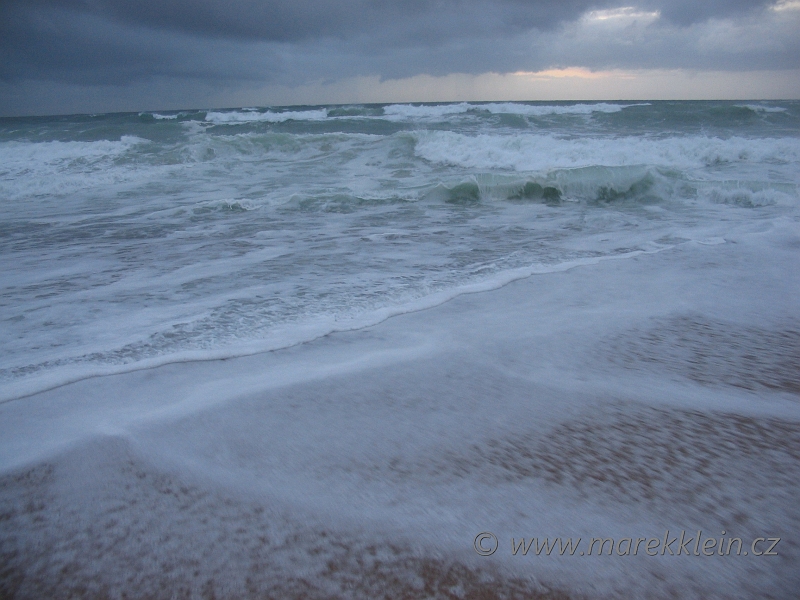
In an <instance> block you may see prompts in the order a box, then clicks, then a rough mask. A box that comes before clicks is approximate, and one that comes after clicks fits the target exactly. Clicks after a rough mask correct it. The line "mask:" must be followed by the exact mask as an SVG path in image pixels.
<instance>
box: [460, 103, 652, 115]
mask: <svg viewBox="0 0 800 600" xmlns="http://www.w3.org/2000/svg"><path fill="white" fill-rule="evenodd" d="M629 106H650V104H648V103H638V104H608V103H606V102H599V103H597V104H566V105H560V104H554V105H538V104H520V103H519V102H492V103H489V104H479V105H477V106H476V107H475V108H476V109H478V110H487V111H489V112H490V113H495V114H502V113H507V114H514V115H525V116H532V117H539V116H545V115H590V114H592V113H616V112H620V111H621V110H623V109H625V108H628V107H629Z"/></svg>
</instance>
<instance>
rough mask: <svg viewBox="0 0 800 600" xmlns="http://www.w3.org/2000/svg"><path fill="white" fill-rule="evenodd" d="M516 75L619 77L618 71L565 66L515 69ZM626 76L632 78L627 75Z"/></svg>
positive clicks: (545, 77)
mask: <svg viewBox="0 0 800 600" xmlns="http://www.w3.org/2000/svg"><path fill="white" fill-rule="evenodd" d="M512 75H516V76H517V77H529V78H532V79H553V78H557V79H561V78H564V77H575V78H578V79H603V78H605V77H611V76H612V75H614V76H617V77H619V73H616V72H612V71H591V70H589V69H587V68H585V67H567V68H565V69H547V70H545V71H516V72H514V73H512ZM626 78H633V76H629V77H626Z"/></svg>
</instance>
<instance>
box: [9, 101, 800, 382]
mask: <svg viewBox="0 0 800 600" xmlns="http://www.w3.org/2000/svg"><path fill="white" fill-rule="evenodd" d="M799 166H800V104H798V103H797V102H756V103H737V102H618V103H612V102H603V103H455V104H452V103H451V104H423V105H410V104H395V105H350V106H327V107H325V106H314V107H289V108H269V109H265V108H244V109H226V110H186V111H171V112H142V113H125V114H100V115H74V116H58V117H36V118H14V119H3V120H0V197H1V198H2V199H3V202H2V207H1V208H0V211H1V212H0V231H2V238H0V239H1V240H2V241H0V244H2V245H1V246H0V254H1V255H2V257H3V261H2V266H0V269H2V271H1V272H0V285H1V286H2V294H0V298H2V311H3V315H4V316H3V327H2V334H0V336H1V337H0V357H2V358H0V382H2V386H3V388H4V389H5V390H6V391H4V392H3V393H2V395H1V396H0V397H2V398H9V397H14V396H16V395H20V394H24V393H30V392H33V391H37V390H39V389H43V388H46V387H50V386H52V385H56V384H59V383H63V382H66V381H73V380H76V379H80V378H82V377H85V376H87V375H92V374H100V373H113V372H121V371H125V370H129V369H131V368H138V367H139V366H153V365H156V364H163V363H168V362H173V361H181V360H188V359H198V358H211V357H213V358H222V357H226V356H237V355H242V354H247V353H251V352H256V351H263V350H270V349H275V348H281V347H286V346H289V345H292V344H295V343H299V342H303V341H307V340H309V339H313V338H315V337H319V336H321V335H325V334H327V333H329V332H332V331H338V330H346V329H352V328H358V327H363V326H364V325H367V324H372V323H376V322H379V321H380V320H382V319H385V318H386V317H387V316H389V315H394V314H399V313H402V312H406V311H409V310H415V309H418V308H421V307H426V306H433V305H435V304H438V303H441V302H443V301H445V300H446V299H449V298H452V297H454V296H457V295H458V294H459V293H462V292H463V291H465V290H474V289H491V288H493V287H498V286H500V285H502V284H503V283H505V282H508V281H510V280H513V279H516V278H519V277H523V276H526V275H530V274H532V273H538V272H543V271H551V270H558V269H561V268H565V267H566V266H569V265H575V264H582V263H586V262H594V261H598V260H602V259H604V258H609V257H614V256H620V255H631V254H634V253H639V252H654V251H658V250H660V249H664V248H668V247H673V246H675V245H676V244H682V243H686V242H687V241H690V240H695V241H703V240H714V239H721V238H722V237H723V236H724V234H725V232H726V231H728V230H729V229H731V228H745V229H747V228H760V227H765V226H767V224H769V223H770V222H772V221H774V220H775V219H782V218H786V217H787V216H790V215H796V214H797V210H798V184H800V168H799Z"/></svg>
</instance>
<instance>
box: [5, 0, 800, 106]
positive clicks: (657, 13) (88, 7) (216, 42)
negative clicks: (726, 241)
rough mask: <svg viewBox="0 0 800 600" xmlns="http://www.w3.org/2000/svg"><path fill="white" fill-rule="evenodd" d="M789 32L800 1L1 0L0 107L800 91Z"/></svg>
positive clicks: (777, 95)
mask: <svg viewBox="0 0 800 600" xmlns="http://www.w3.org/2000/svg"><path fill="white" fill-rule="evenodd" d="M628 1H630V0H628ZM798 32H800V0H779V1H775V0H641V1H639V2H637V3H635V4H633V3H626V0H622V1H620V0H599V1H592V0H559V1H552V0H403V1H402V2H399V1H396V0H226V1H224V2H223V1H221V0H138V1H135V2H131V1H130V0H0V116H19V115H36V114H69V113H88V112H111V111H137V110H159V109H161V110H167V109H181V108H211V107H240V106H268V105H291V104H329V103H355V102H414V101H418V102H422V101H460V100H556V99H562V100H592V99H594V100H608V99H617V100H624V99H724V98H729V99H789V98H800V34H799V33H798Z"/></svg>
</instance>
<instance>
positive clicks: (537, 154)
mask: <svg viewBox="0 0 800 600" xmlns="http://www.w3.org/2000/svg"><path fill="white" fill-rule="evenodd" d="M413 135H414V137H415V140H416V146H415V153H416V154H417V155H418V156H419V157H420V158H424V159H425V160H428V161H431V162H434V163H440V164H446V165H452V166H458V167H466V168H477V169H506V170H514V171H545V170H550V169H554V168H575V167H589V166H632V165H659V166H663V167H667V168H678V169H696V168H703V167H709V166H719V165H724V164H736V163H748V162H750V163H776V164H787V163H800V139H797V138H758V139H749V138H742V137H732V138H728V139H722V138H714V137H707V136H683V137H671V138H648V137H641V136H639V137H633V136H631V137H594V138H591V137H581V138H564V137H558V136H555V135H535V134H534V135H532V134H515V135H492V134H480V135H466V134H462V133H454V132H451V131H421V132H415V133H414V134H413Z"/></svg>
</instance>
